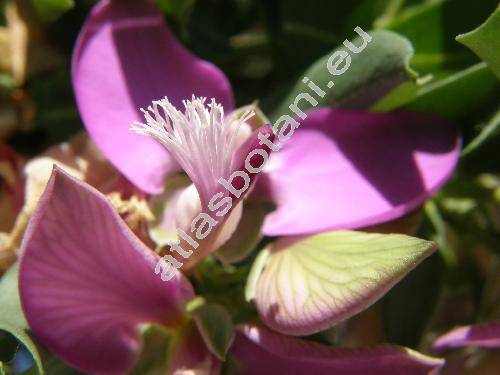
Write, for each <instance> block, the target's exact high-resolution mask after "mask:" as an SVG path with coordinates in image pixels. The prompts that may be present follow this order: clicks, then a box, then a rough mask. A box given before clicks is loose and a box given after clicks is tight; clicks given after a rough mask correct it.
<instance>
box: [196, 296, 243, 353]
mask: <svg viewBox="0 0 500 375" xmlns="http://www.w3.org/2000/svg"><path fill="white" fill-rule="evenodd" d="M193 319H194V321H195V323H196V326H197V327H198V331H199V332H200V334H201V337H202V338H203V341H205V344H206V345H207V347H208V349H209V350H210V351H211V352H212V353H213V354H214V355H215V356H217V358H219V359H221V360H224V358H225V357H226V354H227V351H228V350H229V347H230V346H231V344H232V343H233V340H234V326H233V322H232V320H231V316H230V315H229V313H228V312H227V310H226V309H225V308H224V307H222V306H221V305H218V304H204V305H202V306H200V307H199V308H197V309H196V310H195V311H193Z"/></svg>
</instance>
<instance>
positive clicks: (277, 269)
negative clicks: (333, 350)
mask: <svg viewBox="0 0 500 375" xmlns="http://www.w3.org/2000/svg"><path fill="white" fill-rule="evenodd" d="M434 249H435V244H434V243H433V242H429V241H425V240H421V239H418V238H414V237H409V236H405V235H400V234H375V233H363V232H353V231H336V232H328V233H323V234H319V235H316V236H312V237H306V238H302V239H297V238H294V239H292V238H283V239H280V240H278V241H277V242H275V243H273V244H272V245H271V246H270V247H269V248H268V249H267V250H265V251H268V252H269V254H268V256H267V258H266V257H263V258H265V259H264V261H262V259H260V261H259V262H257V263H256V264H255V267H256V268H258V270H257V271H255V272H251V275H252V277H251V278H250V280H249V285H248V289H247V296H248V297H252V296H255V302H256V304H257V309H258V311H259V315H260V317H261V319H262V320H263V321H264V322H265V323H266V324H267V325H268V326H270V327H271V328H273V329H275V330H277V331H279V332H282V333H285V334H291V335H307V334H312V333H315V332H319V331H321V330H324V329H327V328H329V327H331V326H333V325H335V324H337V323H338V322H340V321H342V320H344V319H346V318H348V317H350V316H352V315H354V314H356V313H358V312H360V311H362V310H363V309H365V308H367V307H368V306H370V305H371V304H372V303H374V302H375V301H376V300H378V299H379V298H380V297H381V296H382V295H384V294H385V293H386V292H387V291H388V290H389V289H390V288H391V287H392V286H393V285H394V284H395V283H397V282H398V281H399V280H400V279H401V278H402V277H403V276H404V275H405V274H406V273H408V272H409V271H410V270H412V269H413V268H414V267H415V266H416V265H417V264H418V263H420V262H421V261H422V260H423V259H424V258H426V257H427V256H428V255H430V254H431V253H432V252H433V251H434ZM262 262H264V265H262ZM259 270H260V272H259ZM255 280H256V281H255Z"/></svg>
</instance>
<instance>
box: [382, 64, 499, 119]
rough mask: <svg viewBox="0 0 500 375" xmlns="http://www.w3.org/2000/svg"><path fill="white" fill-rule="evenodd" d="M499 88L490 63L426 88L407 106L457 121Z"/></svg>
mask: <svg viewBox="0 0 500 375" xmlns="http://www.w3.org/2000/svg"><path fill="white" fill-rule="evenodd" d="M499 88H500V86H499V85H498V82H497V81H496V79H495V77H494V76H493V74H492V73H491V71H490V70H489V69H488V67H487V66H486V64H485V63H479V64H476V65H474V66H471V67H470V68H468V69H465V70H463V71H460V72H459V73H457V74H454V75H452V76H450V77H447V78H445V79H442V80H439V81H436V82H432V83H429V84H427V85H424V86H422V87H421V88H420V89H419V90H418V91H417V94H416V97H415V98H413V99H411V98H410V99H409V100H408V103H407V104H405V105H404V106H403V107H404V108H405V109H408V110H412V111H422V112H432V113H436V114H440V115H441V116H444V117H447V118H450V119H456V118H460V117H462V116H464V115H468V114H470V113H471V112H472V111H474V110H477V109H478V108H480V107H481V106H482V105H484V104H485V103H486V102H487V101H488V100H489V99H490V98H491V97H492V96H493V95H494V94H495V93H496V92H498V90H499ZM385 109H386V110H387V109H388V108H387V107H386V108H385ZM389 109H391V108H389Z"/></svg>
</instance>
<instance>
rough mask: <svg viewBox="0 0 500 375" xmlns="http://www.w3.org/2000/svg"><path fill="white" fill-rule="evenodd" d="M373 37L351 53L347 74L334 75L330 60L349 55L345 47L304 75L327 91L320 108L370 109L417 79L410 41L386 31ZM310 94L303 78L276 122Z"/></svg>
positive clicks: (307, 106)
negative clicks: (341, 53)
mask: <svg viewBox="0 0 500 375" xmlns="http://www.w3.org/2000/svg"><path fill="white" fill-rule="evenodd" d="M370 36H371V37H372V40H371V41H370V42H369V43H368V44H367V46H366V48H365V49H364V50H363V51H361V52H360V53H359V54H355V53H349V55H350V56H351V64H350V66H349V68H348V69H347V70H346V71H345V72H344V73H343V74H341V75H338V76H333V75H332V74H330V73H329V71H328V69H327V61H328V59H329V58H330V56H331V55H333V53H335V52H337V51H346V52H349V50H347V49H346V47H345V46H343V45H342V46H341V47H339V48H337V49H335V50H334V51H332V52H331V53H329V54H328V55H326V56H324V57H322V58H320V59H319V60H317V61H316V62H315V63H314V64H313V65H312V66H311V67H310V68H309V69H308V70H307V71H306V72H305V73H304V74H303V76H306V77H308V78H309V79H310V80H311V81H313V82H315V83H316V85H318V86H319V87H320V88H321V89H323V90H324V91H326V95H325V96H324V97H323V98H319V97H318V96H315V98H316V99H318V102H319V103H318V107H321V106H334V107H344V108H366V107H368V106H370V105H371V104H373V103H374V102H375V101H377V100H378V99H379V98H381V97H382V96H384V95H385V94H386V93H388V92H389V91H391V90H392V89H393V88H395V87H397V86H399V85H400V84H402V83H403V82H406V81H409V80H411V79H413V78H415V77H416V74H415V73H414V72H413V71H412V70H411V69H410V67H409V62H410V60H411V58H412V56H413V48H412V46H411V44H410V42H409V41H408V40H407V39H406V38H404V37H402V36H399V35H397V34H396V33H393V32H390V31H385V30H379V31H373V32H371V33H370ZM352 43H353V44H354V45H356V46H359V45H361V43H362V40H361V38H360V37H358V38H356V39H354V40H353V41H352ZM330 81H332V82H334V86H333V87H332V88H331V89H329V88H328V83H329V82H330ZM310 91H311V90H310V89H309V88H308V87H307V85H306V84H304V83H303V82H302V78H301V80H300V81H298V82H297V83H296V84H295V86H294V87H293V88H292V90H291V91H290V93H289V94H288V96H287V97H286V98H285V100H283V101H282V104H280V105H279V106H278V107H277V109H276V110H275V111H274V113H273V116H272V120H275V119H276V118H277V117H279V116H281V115H284V114H288V113H290V109H289V108H288V106H289V105H290V104H292V103H294V101H295V98H296V97H297V95H299V94H300V93H302V92H310ZM310 108H313V106H312V105H310V104H309V103H308V102H306V101H304V100H302V101H301V109H302V110H306V109H310Z"/></svg>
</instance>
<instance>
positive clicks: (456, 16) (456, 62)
mask: <svg viewBox="0 0 500 375" xmlns="http://www.w3.org/2000/svg"><path fill="white" fill-rule="evenodd" d="M497 4H498V1H495V0H482V1H480V2H476V3H474V4H473V6H472V5H471V3H470V1H469V0H453V1H447V0H432V1H423V2H420V4H418V5H415V6H409V7H406V9H405V10H404V11H402V12H400V14H399V15H398V16H397V17H395V18H394V19H393V20H392V22H390V23H389V24H388V25H385V27H386V28H388V29H390V30H393V31H395V32H397V33H399V34H400V35H403V36H405V37H407V38H408V39H409V40H410V41H411V42H412V44H413V48H414V49H415V56H414V58H413V59H412V61H411V65H412V67H413V68H414V69H415V70H417V71H418V72H419V73H420V74H428V73H432V74H433V75H434V76H438V77H440V78H442V75H443V74H449V73H451V72H456V71H457V70H460V69H463V68H464V67H465V66H469V65H472V64H474V62H475V61H477V58H476V57H475V56H474V54H472V53H470V51H467V50H466V49H464V48H462V47H461V46H460V44H458V43H456V42H454V38H455V36H456V35H458V34H460V33H462V32H464V31H466V30H470V29H472V28H474V27H475V26H477V25H478V24H479V23H480V22H482V21H483V20H484V19H485V18H486V17H487V15H488V14H490V13H491V12H492V10H493V9H494V8H495V6H496V5H497Z"/></svg>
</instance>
